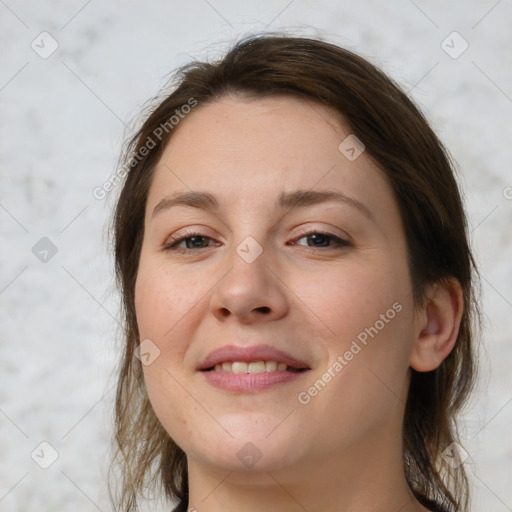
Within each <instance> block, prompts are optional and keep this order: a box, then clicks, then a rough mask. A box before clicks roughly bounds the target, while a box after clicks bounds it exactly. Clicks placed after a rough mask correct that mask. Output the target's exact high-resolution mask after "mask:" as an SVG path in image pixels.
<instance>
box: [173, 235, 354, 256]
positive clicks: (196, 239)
mask: <svg viewBox="0 0 512 512" xmlns="http://www.w3.org/2000/svg"><path fill="white" fill-rule="evenodd" d="M302 239H307V240H308V241H312V242H313V243H312V244H309V243H306V245H307V247H308V248H313V249H314V248H315V247H317V248H320V249H340V248H343V247H348V246H350V245H351V244H350V242H347V241H346V240H343V239H341V238H339V237H337V236H335V235H333V234H331V233H327V232H324V231H318V230H316V231H309V232H308V233H303V234H302V236H301V237H300V238H298V239H297V240H296V241H294V242H291V243H290V245H304V244H301V243H298V241H299V240H302ZM207 240H213V239H212V238H210V237H208V236H206V235H203V234H201V233H199V232H190V233H185V234H184V235H183V236H181V237H179V238H171V239H170V240H169V241H168V242H167V243H166V244H165V246H164V250H165V251H169V252H177V253H180V254H185V253H189V252H194V249H206V248H207V247H211V245H209V244H206V245H205V241H207ZM330 241H334V243H329V242H330ZM183 243H184V244H185V247H180V245H181V244H183ZM326 244H327V245H326Z"/></svg>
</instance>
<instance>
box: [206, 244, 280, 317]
mask: <svg viewBox="0 0 512 512" xmlns="http://www.w3.org/2000/svg"><path fill="white" fill-rule="evenodd" d="M268 256H269V255H268V254H267V252H266V251H265V250H263V252H262V253H261V254H260V255H259V256H258V257H257V258H256V259H255V260H254V261H251V262H249V261H250V260H246V259H244V258H243V257H242V256H240V255H239V254H238V253H237V252H236V251H233V254H232V256H231V258H230V261H229V270H228V271H227V272H224V277H222V278H221V280H220V281H219V283H218V284H217V285H216V286H215V288H214V289H213V292H212V296H211V303H210V307H211V311H212V314H213V315H214V316H215V317H216V318H217V319H218V320H220V321H222V322H226V321H228V320H230V319H231V320H234V319H236V320H237V321H238V322H240V323H242V324H250V323H253V322H261V321H265V322H270V321H274V320H278V319H279V318H282V317H283V316H285V315H286V314H287V312H288V309H289V300H288V294H287V287H286V285H285V284H284V282H283V280H282V279H281V278H280V277H278V275H279V274H280V273H281V272H279V268H277V265H276V263H275V262H274V264H273V263H272V261H269V259H270V258H269V257H268Z"/></svg>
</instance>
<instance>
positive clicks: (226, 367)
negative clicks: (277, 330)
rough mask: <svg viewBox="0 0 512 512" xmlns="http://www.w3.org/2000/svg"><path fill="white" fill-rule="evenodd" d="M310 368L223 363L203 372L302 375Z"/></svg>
mask: <svg viewBox="0 0 512 512" xmlns="http://www.w3.org/2000/svg"><path fill="white" fill-rule="evenodd" d="M310 369H311V368H308V367H303V368H296V367H294V366H288V365H287V364H286V363H280V362H278V361H263V360H261V361H251V362H245V361H223V362H222V363H217V364H216V365H214V366H210V368H206V369H204V370H201V371H204V372H227V373H236V374H240V373H250V374H257V373H265V372H292V373H302V372H306V371H308V370H310Z"/></svg>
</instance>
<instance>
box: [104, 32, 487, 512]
mask: <svg viewBox="0 0 512 512" xmlns="http://www.w3.org/2000/svg"><path fill="white" fill-rule="evenodd" d="M176 76H177V83H176V84H175V87H174V89H173V91H172V92H171V93H167V95H166V97H165V98H164V99H163V101H161V102H160V104H159V105H158V107H157V108H155V109H154V110H153V111H152V112H151V113H150V115H148V117H147V119H146V120H145V122H144V124H143V126H142V127H141V128H140V130H139V131H138V132H137V133H136V135H135V136H134V137H133V138H132V139H131V140H130V141H129V144H128V146H127V150H126V155H125V157H124V162H123V163H124V167H125V169H127V176H126V180H125V183H124V185H123V188H122V190H121V193H120V196H119V199H118V202H117V206H116V210H115V212H114V219H113V231H114V244H115V260H116V271H117V277H118V283H119V286H120V290H121V292H122V297H123V306H124V315H125V320H126V331H125V338H126V342H125V350H124V354H123V357H122V364H121V366H120V369H119V378H118V388H117V398H116V409H115V422H116V431H115V444H116V446H117V448H118V451H117V453H116V461H117V462H118V463H119V467H120V470H121V485H120V487H119V489H117V491H118V496H116V497H113V496H112V494H111V496H112V501H113V503H114V504H115V507H116V510H131V509H132V507H134V506H136V503H137V497H138V496H139V495H142V494H143V493H144V490H145V489H147V488H149V489H151V488H155V489H156V488H158V489H159V490H160V491H162V493H163V495H164V496H165V497H166V498H169V499H170V500H174V501H177V502H178V504H177V506H176V508H175V509H174V510H175V511H184V510H187V509H188V510H197V511H203V510H204V511H208V512H216V511H221V510H222V511H225V510H243V511H244V512H250V511H256V510H271V511H299V510H307V511H310V512H313V511H320V510H321V511H324V512H325V511H337V512H340V511H349V510H350V511H355V510H357V511H366V510H368V511H370V510H371V511H373V512H375V511H398V510H400V511H402V512H412V511H427V510H428V511H462V510H466V507H467V505H468V503H469V501H468V498H469V496H468V485H467V478H466V474H465V472H464V464H463V461H464V454H465V452H464V451H463V449H462V448H461V447H460V444H459V443H458V436H457V429H456V424H455V417H456V413H457V412H458V411H459V410H460V408H461V406H462V404H463V403H464V401H465V399H466V397H467V395H468V393H469V391H470V388H471V385H472V383H473V378H474V355H473V350H474V349H473V345H474V336H475V335H474V331H473V329H474V327H472V325H473V319H477V317H478V309H477V304H476V301H475V300H474V293H473V280H474V275H475V272H476V269H475V265H474V260H473V257H472V254H471V251H470V248H469V245H468V240H467V234H466V220H465V214H464V210H463V207H462V203H461V197H460V194H459V190H458V187H457V183H456V181H455V178H454V171H453V168H452V164H451V162H450V159H449V156H448V155H447V152H446V151H445V149H444V148H443V146H442V144H441V142H440V141H439V140H438V138H437V137H436V135H435V134H434V133H433V131H432V130H431V128H430V127H429V125H428V123H427V121H426V120H425V118H424V117H423V115H422V114H421V113H420V111H419V110H418V109H417V107H415V106H414V104H413V103H412V102H411V100H409V99H408V98H407V96H406V95H405V94H404V93H403V92H402V91H401V90H400V88H399V87H398V86H397V85H396V84H395V83H394V82H393V81H392V80H390V79H389V78H388V77H387V76H385V75H384V74H383V73H382V72H381V71H379V70H377V69H376V68H375V67H374V66H373V65H371V64H370V63H369V62H367V61H366V60H364V59H363V58H361V57H359V56H357V55H355V54H353V53H351V52H349V51H347V50H345V49H342V48H339V47H337V46H334V45H332V44H329V43H326V42H322V41H319V40H312V39H307V38H295V37H289V36H282V35H274V34H262V35H257V36H253V37H248V38H246V39H244V40H242V41H240V42H239V43H237V44H236V45H235V46H234V47H233V48H232V49H231V50H230V51H229V52H228V53H227V55H226V56H225V57H224V58H223V59H222V60H221V61H219V62H216V63H213V64H211V63H197V62H196V63H192V64H189V65H187V66H184V67H183V68H181V69H180V70H179V72H178V74H177V75H176ZM155 484H158V485H155Z"/></svg>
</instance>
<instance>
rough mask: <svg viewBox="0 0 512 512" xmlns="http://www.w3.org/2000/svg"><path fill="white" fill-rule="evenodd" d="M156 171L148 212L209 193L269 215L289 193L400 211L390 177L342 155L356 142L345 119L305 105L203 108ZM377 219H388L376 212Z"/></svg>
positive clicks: (180, 130)
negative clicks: (325, 194)
mask: <svg viewBox="0 0 512 512" xmlns="http://www.w3.org/2000/svg"><path fill="white" fill-rule="evenodd" d="M175 130H176V131H175V132H174V133H173V135H172V137H171V139H170V141H169V142H168V144H167V146H166V148H165V149H164V152H163V154H162V157H161V159H160V161H159V163H158V165H157V167H156V169H155V174H154V177H153V182H152V186H151V189H150V193H149V197H148V204H147V206H148V212H149V211H150V210H151V211H152V208H154V206H155V205H156V204H157V203H158V202H159V201H160V200H161V199H162V198H163V197H165V196H166V195H169V194H172V193H173V192H175V191H177V190H180V191H186V190H187V189H188V190H197V189H200V190H208V191H209V192H211V193H212V194H214V195H215V196H217V197H219V199H220V202H221V203H223V204H224V203H226V204H227V203H231V204H233V203H234V202H236V203H238V204H240V205H244V207H245V208H248V209H253V208H264V207H265V205H266V203H268V204H269V205H270V204H271V203H272V205H273V204H274V201H275V199H276V197H277V196H278V195H279V194H280V193H282V192H286V191H292V190H296V189H298V188H301V189H307V190H309V189H312V188H314V187H316V188H321V189H332V190H338V191H340V192H343V193H345V194H347V195H350V196H354V197H356V198H358V199H360V200H361V202H365V203H366V204H371V205H372V208H377V210H379V208H381V209H383V210H393V208H394V205H393V204H392V203H394V201H393V198H392V193H391V190H390V188H389V185H388V183H387V180H386V178H385V176H384V174H383V172H382V171H381V170H380V169H379V168H378V167H377V166H376V165H375V163H374V162H373V160H372V159H370V158H369V157H368V156H367V155H366V154H365V153H364V152H363V153H362V154H361V155H360V156H359V157H358V158H356V159H355V160H349V159H348V158H347V157H346V156H345V155H344V154H343V153H342V152H341V151H340V149H339V146H340V144H341V143H343V141H345V140H346V138H347V137H348V136H350V135H351V134H350V130H349V129H348V128H347V127H346V126H345V125H344V124H343V123H342V121H341V118H340V116H338V115H337V114H336V113H334V112H333V111H332V110H330V109H328V108H327V107H325V106H323V105H319V104H317V103H315V102H311V101H306V100H303V99H300V98H294V97H287V96H284V97H283V96H278V97H270V98H263V99H250V100H248V99H244V98H236V97H226V98H223V99H221V100H218V101H216V102H214V103H210V104H207V105H199V106H198V107H196V108H195V109H194V111H193V112H192V113H191V114H190V115H189V116H188V117H187V118H185V119H184V120H182V121H181V122H180V124H179V125H178V126H177V127H176V128H175ZM376 213H377V214H379V213H383V212H378V211H377V212H376Z"/></svg>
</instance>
